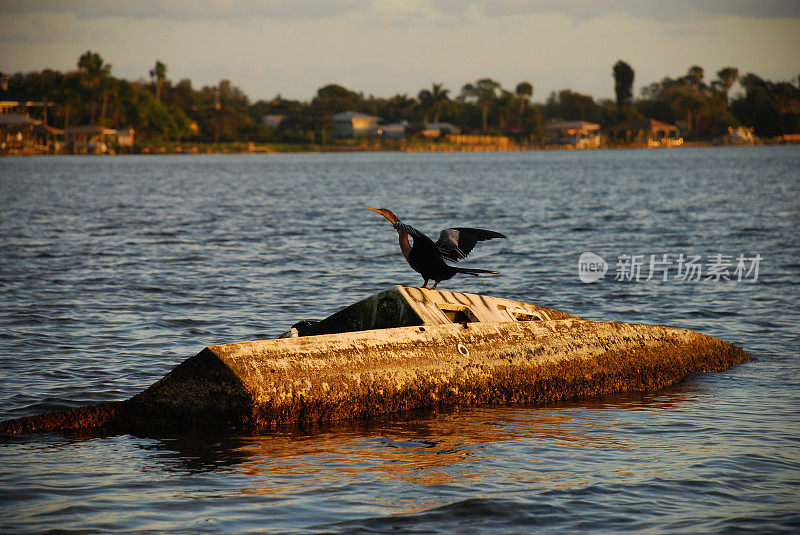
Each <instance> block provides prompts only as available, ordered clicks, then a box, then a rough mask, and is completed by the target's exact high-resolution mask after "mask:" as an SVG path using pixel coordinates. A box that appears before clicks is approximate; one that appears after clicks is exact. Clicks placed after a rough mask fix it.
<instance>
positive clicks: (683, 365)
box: [0, 315, 750, 434]
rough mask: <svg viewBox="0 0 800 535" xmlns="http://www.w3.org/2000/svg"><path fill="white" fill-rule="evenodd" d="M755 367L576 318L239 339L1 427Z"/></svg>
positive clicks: (147, 420) (251, 412)
mask: <svg viewBox="0 0 800 535" xmlns="http://www.w3.org/2000/svg"><path fill="white" fill-rule="evenodd" d="M567 316H568V315H567ZM749 359H750V357H749V356H748V355H747V354H746V353H745V352H744V351H743V350H742V349H740V348H738V347H736V346H734V345H733V344H730V343H728V342H724V341H722V340H719V339H717V338H714V337H711V336H707V335H703V334H700V333H696V332H693V331H688V330H684V329H676V328H671V327H660V326H653V325H635V324H629V323H607V322H597V321H588V320H583V319H580V318H576V317H574V316H570V317H568V319H558V320H547V321H505V322H490V323H479V322H475V323H463V324H457V323H450V324H439V325H418V326H408V327H397V328H390V329H377V330H366V331H355V332H344V333H338V334H328V335H319V336H305V337H298V338H282V339H275V340H262V341H253V342H241V343H234V344H225V345H216V346H210V347H207V348H205V349H204V350H203V351H201V352H200V353H198V354H197V355H196V356H194V357H192V358H190V359H188V360H186V361H185V362H183V363H182V364H180V365H179V366H177V367H176V368H175V369H174V370H173V371H172V372H171V373H169V374H168V375H167V376H165V377H164V378H163V379H161V380H160V381H158V382H157V383H155V384H154V385H152V386H151V387H150V388H148V389H147V390H145V391H143V392H142V393H140V394H138V395H136V396H134V397H133V398H131V399H129V400H126V401H121V402H117V403H105V404H100V405H94V406H91V407H84V408H81V409H74V410H71V411H66V412H62V413H55V414H43V415H38V416H33V417H29V418H21V419H17V420H9V421H6V422H0V434H17V433H25V432H32V431H54V430H67V429H83V428H90V427H94V428H107V429H110V430H131V429H138V428H152V427H159V428H164V427H168V428H174V427H184V426H203V425H246V424H255V425H267V426H274V425H282V424H303V423H310V422H319V421H330V420H342V419H358V418H368V417H371V416H374V415H377V414H384V413H391V412H396V411H402V410H407V409H416V408H422V407H430V406H452V405H472V404H484V403H485V404H503V403H543V402H552V401H559V400H565V399H571V398H580V397H589V396H596V395H601V394H608V393H615V392H626V391H654V390H658V389H661V388H664V387H666V386H669V385H671V384H674V383H676V382H678V381H680V380H681V379H683V378H685V377H686V376H687V375H689V374H692V373H696V372H710V371H721V370H724V369H726V368H728V367H729V366H731V365H734V364H737V363H740V362H742V361H745V360H749Z"/></svg>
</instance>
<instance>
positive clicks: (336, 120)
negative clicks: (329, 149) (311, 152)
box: [333, 111, 381, 137]
mask: <svg viewBox="0 0 800 535" xmlns="http://www.w3.org/2000/svg"><path fill="white" fill-rule="evenodd" d="M380 120H381V118H380V117H374V116H372V115H365V114H363V113H359V112H357V111H345V112H342V113H337V114H336V115H334V116H333V125H334V127H335V128H336V135H337V136H339V137H374V136H376V135H377V133H378V123H379V122H380Z"/></svg>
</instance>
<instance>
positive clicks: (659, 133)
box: [606, 119, 683, 147]
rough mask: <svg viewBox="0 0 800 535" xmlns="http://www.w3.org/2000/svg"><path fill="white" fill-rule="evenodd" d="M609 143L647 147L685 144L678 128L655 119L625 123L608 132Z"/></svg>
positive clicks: (633, 120)
mask: <svg viewBox="0 0 800 535" xmlns="http://www.w3.org/2000/svg"><path fill="white" fill-rule="evenodd" d="M606 134H607V136H608V138H609V141H610V142H612V143H615V144H625V145H635V146H645V147H676V146H679V145H681V144H683V138H681V137H678V136H679V130H678V127H677V126H675V125H672V124H668V123H662V122H661V121H657V120H655V119H632V120H630V121H623V122H621V123H619V124H616V125H614V126H612V127H611V128H609V129H607V130H606Z"/></svg>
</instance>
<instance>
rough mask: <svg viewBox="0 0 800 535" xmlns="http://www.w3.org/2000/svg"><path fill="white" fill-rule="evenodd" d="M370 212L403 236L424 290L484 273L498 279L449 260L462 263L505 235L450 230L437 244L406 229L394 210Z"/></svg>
mask: <svg viewBox="0 0 800 535" xmlns="http://www.w3.org/2000/svg"><path fill="white" fill-rule="evenodd" d="M367 208H369V209H370V210H372V211H373V212H378V213H379V214H381V215H382V216H383V217H385V218H386V219H388V220H389V221H390V222H391V223H392V226H393V227H394V229H395V230H396V231H397V234H399V236H400V251H401V252H402V253H403V256H405V257H406V260H407V261H408V265H410V266H411V268H412V269H413V270H414V271H416V272H417V273H419V274H420V275H422V278H423V279H425V284H423V285H422V287H423V288H427V287H428V281H429V280H432V281H433V287H432V288H431V289H432V290H435V289H436V285H437V284H439V283H440V282H441V281H444V280H447V279H451V278H453V277H454V276H455V275H456V274H458V273H466V274H467V275H475V276H478V275H479V274H481V273H492V274H494V275H497V271H490V270H488V269H471V268H460V267H455V266H451V265H450V264H448V263H446V262H445V260H450V261H452V262H458V261H459V260H462V259H464V258H466V257H467V255H468V254H469V252H470V251H472V249H473V248H474V247H475V244H476V243H478V242H479V241H484V240H491V239H493V238H507V236H506V235H505V234H500V233H499V232H495V231H493V230H483V229H479V228H466V227H456V228H447V229H444V230H443V231H442V232H441V233H440V234H439V239H438V240H436V241H435V242H434V241H433V240H432V239H430V238H429V237H427V236H426V235H425V234H423V233H422V232H420V231H418V230H417V229H415V228H414V227H412V226H411V225H406V224H405V223H403V222H402V221H400V218H398V217H397V216H396V215H394V214H393V213H392V211H391V210H389V209H387V208H380V209H377V208H370V207H369V206H367ZM409 237H411V238H412V239H413V242H414V243H413V245H412V244H411V243H409V240H408V239H409Z"/></svg>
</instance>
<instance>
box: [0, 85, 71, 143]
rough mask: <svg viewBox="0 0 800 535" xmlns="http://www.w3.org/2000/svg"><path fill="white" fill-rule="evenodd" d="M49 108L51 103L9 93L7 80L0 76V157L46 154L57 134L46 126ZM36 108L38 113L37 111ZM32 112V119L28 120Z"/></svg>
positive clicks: (55, 130)
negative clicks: (38, 109) (5, 155)
mask: <svg viewBox="0 0 800 535" xmlns="http://www.w3.org/2000/svg"><path fill="white" fill-rule="evenodd" d="M52 105H53V104H52V103H51V102H36V101H31V100H28V98H27V97H26V96H25V95H22V94H21V93H14V92H11V91H9V90H8V79H7V78H6V77H5V75H3V73H0V154H34V153H36V152H48V151H49V149H50V142H51V141H52V142H53V143H55V142H56V136H57V135H58V134H59V133H60V130H58V129H55V128H52V127H49V126H47V109H48V107H50V106H52ZM37 108H41V110H40V111H37ZM32 110H33V111H34V114H33V115H34V117H31V111H32ZM37 116H39V117H41V119H38V118H36V117H37ZM42 129H44V130H42ZM45 131H46V134H45V135H44V136H42V133H43V132H45Z"/></svg>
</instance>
